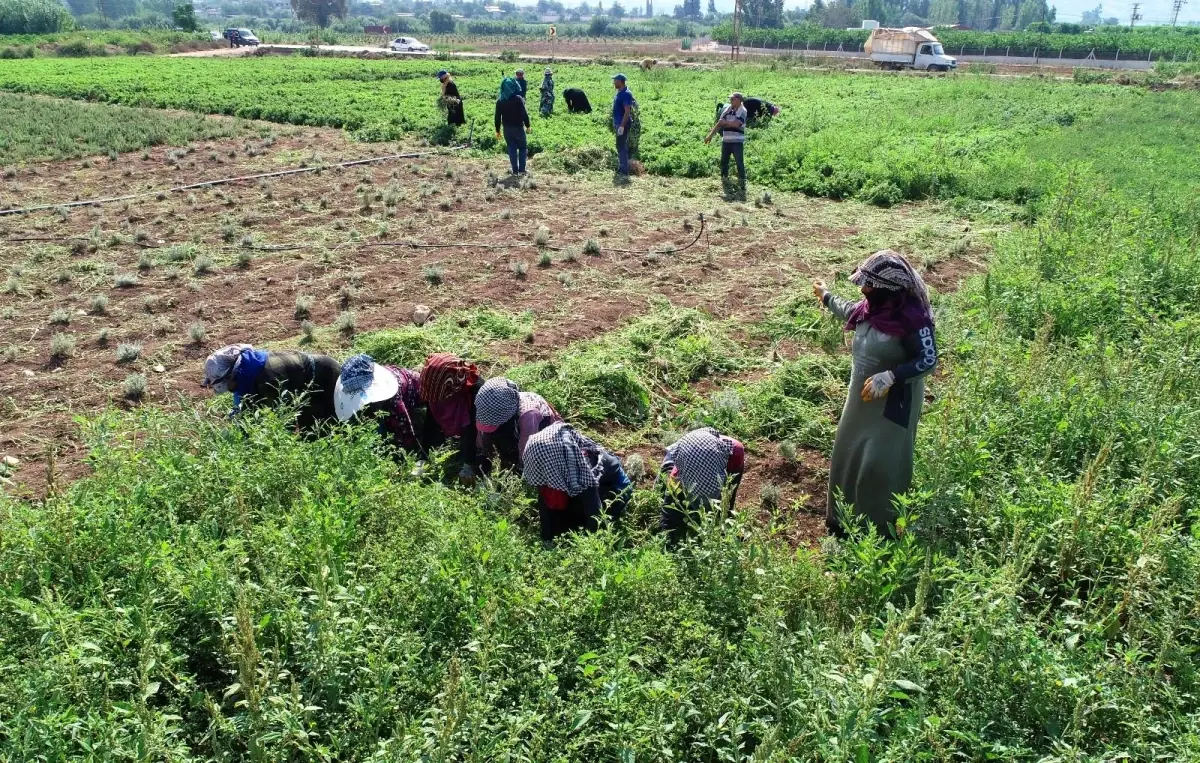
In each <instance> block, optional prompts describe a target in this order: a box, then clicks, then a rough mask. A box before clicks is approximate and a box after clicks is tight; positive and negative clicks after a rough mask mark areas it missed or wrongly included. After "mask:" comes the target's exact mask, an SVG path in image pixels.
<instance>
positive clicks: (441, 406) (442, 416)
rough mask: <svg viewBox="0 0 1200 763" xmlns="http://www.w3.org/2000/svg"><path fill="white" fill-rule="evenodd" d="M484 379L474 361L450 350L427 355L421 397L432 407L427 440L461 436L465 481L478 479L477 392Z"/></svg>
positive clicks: (432, 442)
mask: <svg viewBox="0 0 1200 763" xmlns="http://www.w3.org/2000/svg"><path fill="white" fill-rule="evenodd" d="M481 382H482V379H481V378H480V376H479V369H477V368H476V367H475V364H474V363H468V362H467V361H465V360H463V359H462V358H460V357H458V356H457V355H454V354H452V353H449V352H439V353H437V354H435V355H430V356H429V357H428V358H426V359H425V367H424V368H423V369H421V381H420V389H421V400H422V401H424V403H425V408H426V410H428V411H429V417H428V420H429V422H430V423H429V425H428V426H427V428H426V430H427V435H426V440H425V444H426V446H427V447H430V448H434V447H437V446H438V445H440V444H441V443H442V442H445V441H446V440H450V439H453V438H455V437H457V438H459V457H460V458H461V459H462V463H463V466H462V470H461V471H459V473H458V476H459V479H461V480H462V481H463V482H466V483H471V482H474V481H475V470H474V465H475V393H476V392H478V391H479V385H480V383H481Z"/></svg>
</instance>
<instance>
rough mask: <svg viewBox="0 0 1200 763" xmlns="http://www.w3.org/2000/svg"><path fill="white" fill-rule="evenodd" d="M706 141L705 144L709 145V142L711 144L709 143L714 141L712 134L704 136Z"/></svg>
mask: <svg viewBox="0 0 1200 763" xmlns="http://www.w3.org/2000/svg"><path fill="white" fill-rule="evenodd" d="M704 143H705V145H707V144H709V143H712V135H705V136H704Z"/></svg>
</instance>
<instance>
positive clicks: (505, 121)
mask: <svg viewBox="0 0 1200 763" xmlns="http://www.w3.org/2000/svg"><path fill="white" fill-rule="evenodd" d="M501 129H503V131H504V142H505V143H506V144H507V145H508V162H509V164H510V165H512V174H514V175H524V174H525V159H526V156H527V154H528V152H529V143H528V141H527V140H526V138H525V135H526V134H527V133H530V132H532V129H531V128H530V124H529V112H528V111H526V110H525V99H524V98H522V97H521V85H520V83H518V82H517V81H516V80H515V79H513V78H512V77H505V78H504V80H503V81H502V82H501V83H500V94H499V96H497V98H496V140H499V139H500V134H501Z"/></svg>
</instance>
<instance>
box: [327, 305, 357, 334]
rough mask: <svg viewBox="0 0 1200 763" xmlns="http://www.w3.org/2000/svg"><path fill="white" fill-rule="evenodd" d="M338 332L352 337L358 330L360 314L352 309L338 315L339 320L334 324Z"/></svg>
mask: <svg viewBox="0 0 1200 763" xmlns="http://www.w3.org/2000/svg"><path fill="white" fill-rule="evenodd" d="M333 326H334V328H336V329H337V331H338V333H339V334H341V335H342V336H344V337H352V336H354V334H355V333H357V332H358V316H356V315H355V314H354V313H353V312H352V311H350V310H346V311H343V312H342V313H341V314H339V315H338V317H337V321H336V322H334V324H333Z"/></svg>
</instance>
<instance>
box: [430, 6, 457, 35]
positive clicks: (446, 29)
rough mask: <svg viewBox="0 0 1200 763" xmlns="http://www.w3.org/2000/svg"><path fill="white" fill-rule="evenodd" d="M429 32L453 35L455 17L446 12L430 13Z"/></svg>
mask: <svg viewBox="0 0 1200 763" xmlns="http://www.w3.org/2000/svg"><path fill="white" fill-rule="evenodd" d="M429 31H431V32H433V33H434V34H450V33H452V32H453V31H454V17H453V16H451V15H450V14H449V13H446V12H445V11H430V12H429Z"/></svg>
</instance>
